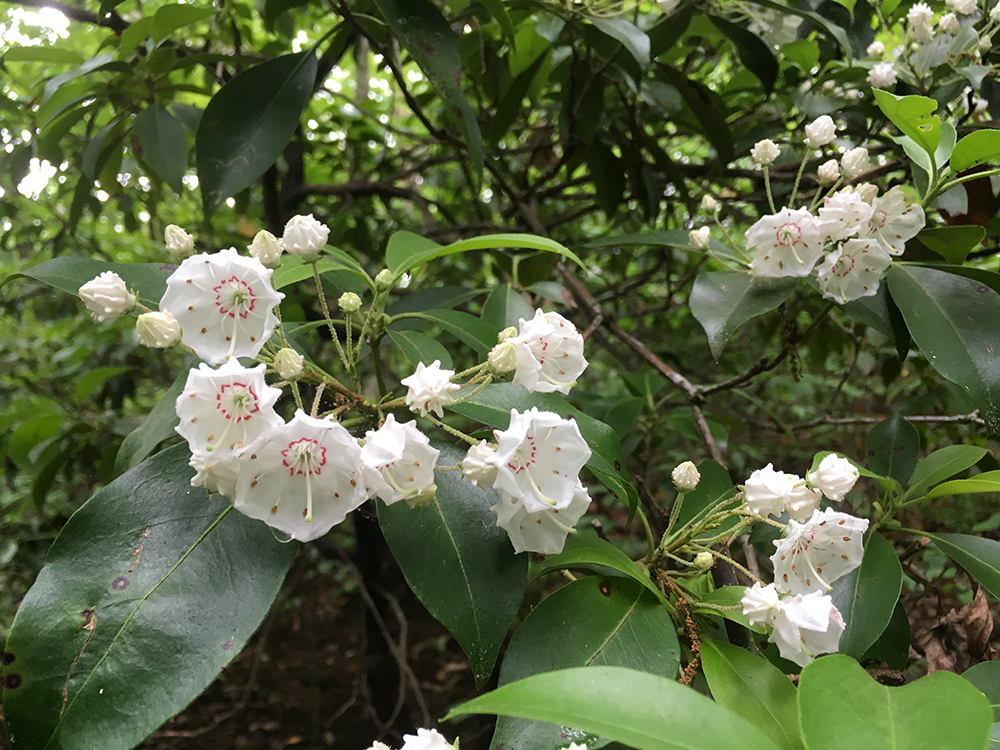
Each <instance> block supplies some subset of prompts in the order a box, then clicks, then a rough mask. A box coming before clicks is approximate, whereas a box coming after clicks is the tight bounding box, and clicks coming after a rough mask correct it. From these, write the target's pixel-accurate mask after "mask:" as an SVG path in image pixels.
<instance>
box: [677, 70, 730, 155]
mask: <svg viewBox="0 0 1000 750" xmlns="http://www.w3.org/2000/svg"><path fill="white" fill-rule="evenodd" d="M661 72H662V73H663V75H664V76H665V78H666V81H667V82H668V83H669V84H670V85H671V86H673V87H674V88H675V89H677V91H679V92H680V95H681V97H683V99H684V103H685V104H687V106H688V108H689V109H690V110H691V114H693V115H694V116H695V118H696V119H697V120H698V123H699V124H700V125H701V127H702V132H703V133H704V134H705V137H706V138H707V139H708V141H709V143H711V144H712V147H713V148H714V149H715V152H716V154H717V155H718V157H719V161H721V162H722V164H723V165H725V164H728V163H729V162H731V161H732V160H733V159H735V158H736V153H735V151H734V150H733V143H734V142H735V139H734V138H733V135H732V133H731V132H730V130H729V124H728V123H727V122H726V117H725V115H724V114H723V113H722V112H721V111H720V110H719V107H718V106H716V103H715V100H713V98H712V96H711V92H710V90H709V89H707V88H706V87H704V86H703V85H701V84H700V83H696V82H695V81H692V80H691V79H689V78H688V77H687V76H685V75H684V74H683V73H682V72H680V71H679V70H677V69H676V68H673V67H671V66H663V67H662V68H661Z"/></svg>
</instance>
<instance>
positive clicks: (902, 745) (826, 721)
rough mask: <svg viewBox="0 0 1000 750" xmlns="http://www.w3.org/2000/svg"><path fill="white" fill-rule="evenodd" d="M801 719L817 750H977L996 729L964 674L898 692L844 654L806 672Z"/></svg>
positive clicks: (943, 675)
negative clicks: (877, 680)
mask: <svg viewBox="0 0 1000 750" xmlns="http://www.w3.org/2000/svg"><path fill="white" fill-rule="evenodd" d="M799 718H800V721H801V725H802V734H803V737H804V738H805V741H806V746H807V747H808V748H809V750H859V748H864V750H941V749H942V748H963V750H964V749H965V748H968V749H969V750H973V748H986V746H987V744H988V742H989V737H990V730H991V729H992V728H993V714H992V711H991V710H990V706H989V702H988V701H987V700H986V698H985V697H983V695H982V694H981V693H980V692H979V691H978V690H976V689H975V688H974V687H973V686H972V685H970V684H969V683H968V682H967V681H965V680H963V679H962V678H961V677H959V676H958V675H956V674H952V673H950V672H935V673H933V674H930V675H928V676H926V677H922V678H920V679H919V680H916V681H915V682H911V683H910V684H909V685H904V686H902V687H893V688H890V687H885V686H883V685H879V684H878V683H877V682H875V680H874V679H872V677H871V676H870V675H869V674H868V673H867V672H865V670H864V669H862V668H861V666H860V665H859V664H858V663H857V662H856V661H854V659H852V658H850V657H849V656H844V655H842V654H831V655H830V656H824V657H823V658H821V659H817V660H816V661H814V662H813V663H812V664H810V665H809V666H807V667H806V668H805V669H803V670H802V674H801V676H800V677H799Z"/></svg>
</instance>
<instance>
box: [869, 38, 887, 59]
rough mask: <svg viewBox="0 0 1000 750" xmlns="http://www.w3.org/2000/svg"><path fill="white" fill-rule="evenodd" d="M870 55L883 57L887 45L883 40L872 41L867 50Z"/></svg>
mask: <svg viewBox="0 0 1000 750" xmlns="http://www.w3.org/2000/svg"><path fill="white" fill-rule="evenodd" d="M866 52H867V53H868V57H882V54H883V53H884V52H885V45H884V44H882V42H872V43H871V44H869V45H868V49H867V50H866Z"/></svg>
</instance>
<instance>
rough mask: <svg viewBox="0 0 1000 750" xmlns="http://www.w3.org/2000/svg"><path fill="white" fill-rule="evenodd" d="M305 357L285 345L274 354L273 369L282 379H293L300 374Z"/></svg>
mask: <svg viewBox="0 0 1000 750" xmlns="http://www.w3.org/2000/svg"><path fill="white" fill-rule="evenodd" d="M305 361H306V360H305V357H303V356H302V355H301V354H299V353H298V352H297V351H295V350H294V349H289V348H288V347H287V346H286V347H285V348H283V349H279V350H278V353H277V354H275V355H274V369H275V370H277V371H278V377H280V378H281V379H282V380H294V379H295V378H297V377H298V376H299V375H301V374H302V367H303V365H305Z"/></svg>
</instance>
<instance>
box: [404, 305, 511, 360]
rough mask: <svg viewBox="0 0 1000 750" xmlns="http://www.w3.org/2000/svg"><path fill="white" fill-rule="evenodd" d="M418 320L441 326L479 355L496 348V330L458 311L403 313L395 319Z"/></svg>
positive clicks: (474, 317) (472, 316)
mask: <svg viewBox="0 0 1000 750" xmlns="http://www.w3.org/2000/svg"><path fill="white" fill-rule="evenodd" d="M407 318H418V319H420V320H427V321H430V322H431V323H435V324H437V325H439V326H441V327H442V328H443V329H444V330H446V331H448V333H451V334H452V335H454V336H455V337H456V338H457V339H458V340H459V341H461V342H462V343H463V344H465V345H466V346H471V347H472V348H473V349H475V350H476V353H477V354H479V355H485V354H486V352H488V351H489V350H490V349H492V348H493V347H494V346H496V343H497V329H496V328H494V327H493V326H491V325H490V324H489V323H487V322H485V321H484V320H480V319H479V318H477V317H476V316H474V315H469V313H464V312H460V311H459V310H424V311H423V312H412V313H403V314H402V315H399V316H397V319H407Z"/></svg>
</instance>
